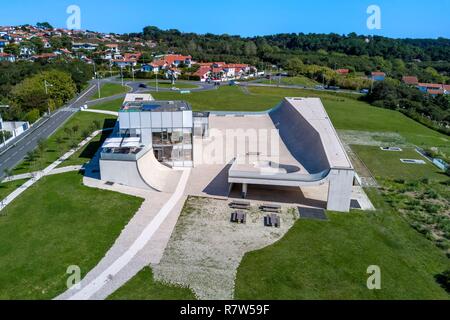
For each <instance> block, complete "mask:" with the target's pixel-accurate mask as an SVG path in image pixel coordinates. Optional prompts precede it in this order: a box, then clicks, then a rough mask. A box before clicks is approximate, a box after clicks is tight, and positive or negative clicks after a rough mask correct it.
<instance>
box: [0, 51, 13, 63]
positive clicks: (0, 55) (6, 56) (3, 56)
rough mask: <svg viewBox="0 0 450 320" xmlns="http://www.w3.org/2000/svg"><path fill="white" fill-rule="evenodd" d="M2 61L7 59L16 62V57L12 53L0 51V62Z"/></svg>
mask: <svg viewBox="0 0 450 320" xmlns="http://www.w3.org/2000/svg"><path fill="white" fill-rule="evenodd" d="M2 61H8V62H16V57H15V56H14V55H12V54H8V53H3V52H1V53H0V62H2Z"/></svg>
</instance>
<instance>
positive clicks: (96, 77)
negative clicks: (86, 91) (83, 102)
mask: <svg viewBox="0 0 450 320" xmlns="http://www.w3.org/2000/svg"><path fill="white" fill-rule="evenodd" d="M93 62H94V76H95V79H97V92H98V98H99V99H100V98H101V97H102V94H101V92H100V79H99V78H98V76H97V70H96V67H95V61H94V60H93Z"/></svg>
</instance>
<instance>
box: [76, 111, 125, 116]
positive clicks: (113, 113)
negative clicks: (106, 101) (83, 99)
mask: <svg viewBox="0 0 450 320" xmlns="http://www.w3.org/2000/svg"><path fill="white" fill-rule="evenodd" d="M83 112H91V113H100V114H108V115H111V116H116V117H118V116H119V113H118V112H115V111H108V110H97V109H85V110H83Z"/></svg>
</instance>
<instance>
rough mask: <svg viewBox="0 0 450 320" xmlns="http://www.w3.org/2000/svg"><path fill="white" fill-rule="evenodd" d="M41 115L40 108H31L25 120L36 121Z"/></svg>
mask: <svg viewBox="0 0 450 320" xmlns="http://www.w3.org/2000/svg"><path fill="white" fill-rule="evenodd" d="M40 117H41V115H40V113H39V110H38V109H31V110H30V111H28V112H27V113H26V114H25V121H28V122H29V123H35V122H36V121H37V120H38V119H39V118H40Z"/></svg>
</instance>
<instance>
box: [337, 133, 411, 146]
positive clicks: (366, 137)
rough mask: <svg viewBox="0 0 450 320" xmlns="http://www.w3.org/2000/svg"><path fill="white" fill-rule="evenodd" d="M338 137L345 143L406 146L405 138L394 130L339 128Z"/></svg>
mask: <svg viewBox="0 0 450 320" xmlns="http://www.w3.org/2000/svg"><path fill="white" fill-rule="evenodd" d="M338 134H339V137H340V138H341V140H342V142H343V143H344V144H347V145H352V144H356V145H363V146H377V147H386V146H387V147H391V146H395V147H408V146H410V145H409V144H408V143H407V142H406V140H405V138H403V137H402V136H401V135H400V134H398V133H395V132H369V131H356V130H339V131H338Z"/></svg>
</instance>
